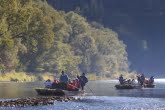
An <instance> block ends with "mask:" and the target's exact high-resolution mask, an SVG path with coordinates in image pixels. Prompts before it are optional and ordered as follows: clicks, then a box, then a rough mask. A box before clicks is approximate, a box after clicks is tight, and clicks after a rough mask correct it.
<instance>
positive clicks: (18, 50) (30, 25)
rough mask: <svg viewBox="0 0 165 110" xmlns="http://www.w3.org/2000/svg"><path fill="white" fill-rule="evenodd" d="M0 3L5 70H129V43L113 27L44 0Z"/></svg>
mask: <svg viewBox="0 0 165 110" xmlns="http://www.w3.org/2000/svg"><path fill="white" fill-rule="evenodd" d="M0 2H1V4H0V50H1V51H0V67H3V69H4V70H5V71H12V70H16V71H27V72H53V73H54V72H55V73H59V72H60V71H62V70H65V71H67V72H68V73H70V74H71V75H76V74H77V73H78V72H89V73H97V74H100V73H105V74H115V73H117V72H120V71H128V61H127V53H126V46H125V44H123V42H122V41H120V40H119V39H118V36H117V34H116V33H115V32H113V31H112V30H110V29H107V28H104V27H103V26H101V25H99V24H97V23H91V24H89V23H88V22H87V21H86V19H85V18H84V17H82V16H80V15H78V14H76V13H74V12H68V13H65V12H62V11H57V10H55V9H53V8H52V7H50V6H49V5H48V4H47V2H45V1H39V0H34V1H33V0H0Z"/></svg>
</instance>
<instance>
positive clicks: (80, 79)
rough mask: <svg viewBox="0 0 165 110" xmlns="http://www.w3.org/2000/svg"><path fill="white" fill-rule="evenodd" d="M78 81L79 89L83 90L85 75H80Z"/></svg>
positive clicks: (85, 81) (85, 80)
mask: <svg viewBox="0 0 165 110" xmlns="http://www.w3.org/2000/svg"><path fill="white" fill-rule="evenodd" d="M79 81H80V85H81V89H82V90H84V86H85V84H86V83H87V82H88V79H87V77H86V76H84V75H82V76H80V78H79Z"/></svg>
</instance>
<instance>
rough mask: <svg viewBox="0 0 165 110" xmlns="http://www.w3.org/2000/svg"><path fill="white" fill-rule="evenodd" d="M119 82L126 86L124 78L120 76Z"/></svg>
mask: <svg viewBox="0 0 165 110" xmlns="http://www.w3.org/2000/svg"><path fill="white" fill-rule="evenodd" d="M119 82H120V84H124V78H123V76H120V77H119Z"/></svg>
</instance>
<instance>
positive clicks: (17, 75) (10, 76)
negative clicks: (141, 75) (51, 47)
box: [0, 72, 135, 82]
mask: <svg viewBox="0 0 165 110" xmlns="http://www.w3.org/2000/svg"><path fill="white" fill-rule="evenodd" d="M86 76H87V78H88V79H89V80H112V79H118V77H119V76H120V74H114V75H111V77H107V76H106V75H102V76H97V75H96V74H87V75H86ZM123 76H124V78H126V79H129V78H135V74H133V73H129V74H124V73H123ZM58 78H59V76H58ZM47 79H50V80H52V81H53V80H54V74H51V73H42V74H29V73H25V72H10V73H5V74H0V81H14V82H17V81H21V82H23V81H28V82H31V81H44V80H47ZM71 79H75V78H71Z"/></svg>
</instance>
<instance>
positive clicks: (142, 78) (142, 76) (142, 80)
mask: <svg viewBox="0 0 165 110" xmlns="http://www.w3.org/2000/svg"><path fill="white" fill-rule="evenodd" d="M140 80H141V81H140V83H141V85H143V84H144V80H145V76H144V75H141V77H140Z"/></svg>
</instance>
